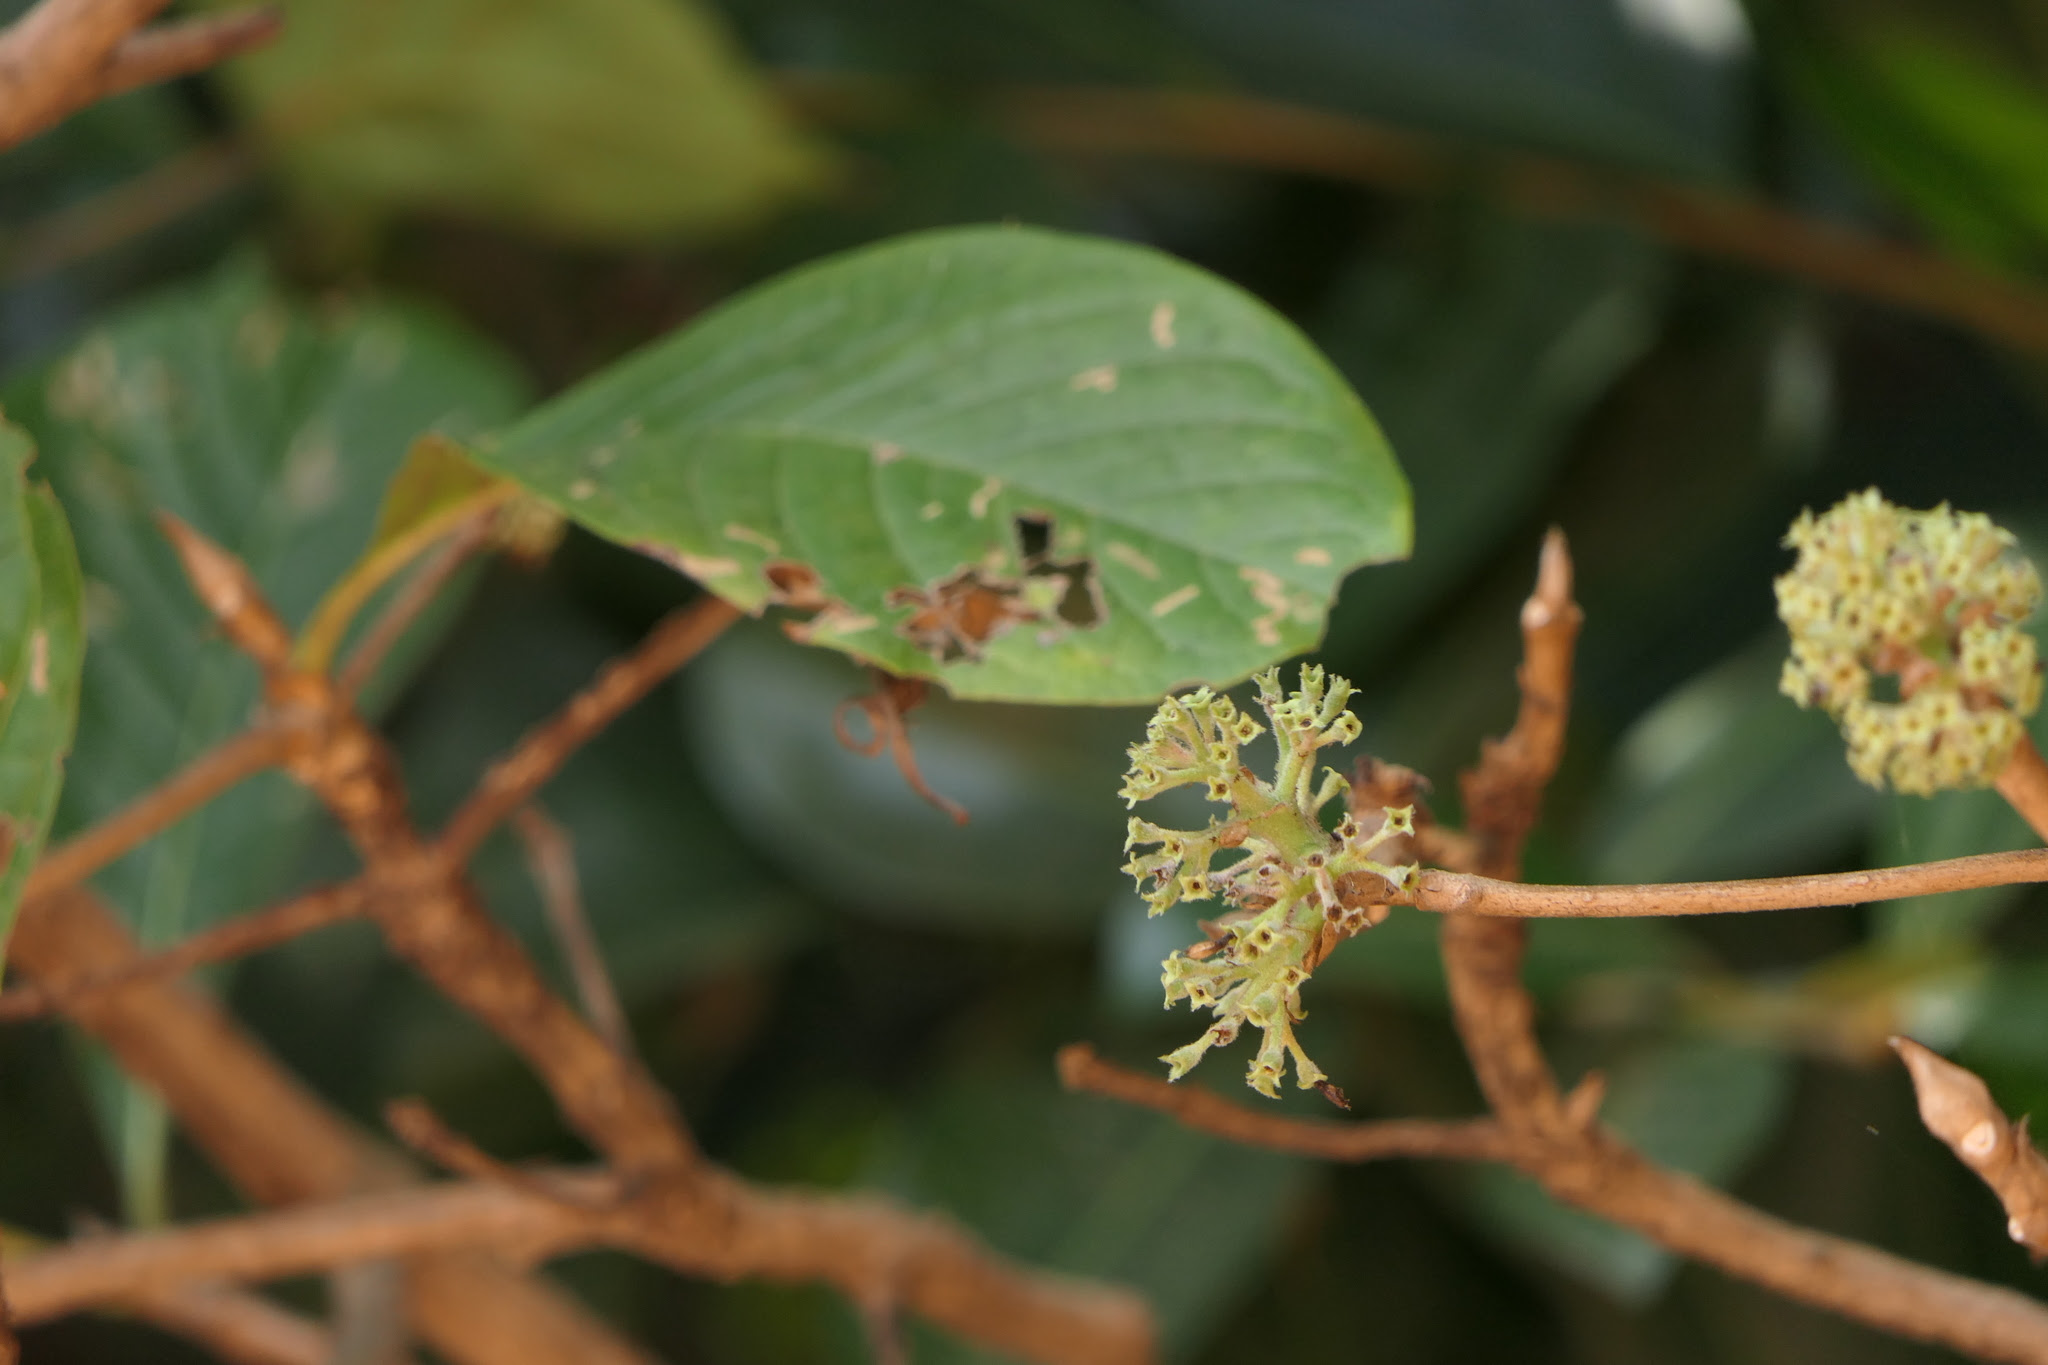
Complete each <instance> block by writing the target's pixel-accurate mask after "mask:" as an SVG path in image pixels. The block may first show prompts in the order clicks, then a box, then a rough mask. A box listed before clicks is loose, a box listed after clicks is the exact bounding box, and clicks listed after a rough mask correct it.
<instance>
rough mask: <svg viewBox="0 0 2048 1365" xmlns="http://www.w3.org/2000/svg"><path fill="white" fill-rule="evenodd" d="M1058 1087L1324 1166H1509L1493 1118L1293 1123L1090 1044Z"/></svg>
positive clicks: (1072, 1058)
mask: <svg viewBox="0 0 2048 1365" xmlns="http://www.w3.org/2000/svg"><path fill="white" fill-rule="evenodd" d="M1057 1063H1058V1066H1059V1073H1060V1084H1061V1085H1064V1086H1065V1087H1066V1088H1067V1089H1069V1090H1073V1091H1077V1092H1080V1093H1083V1094H1090V1095H1102V1096H1105V1097H1106V1098H1109V1099H1113V1100H1121V1101H1123V1102H1124V1103H1125V1104H1135V1105H1139V1106H1141V1107H1142V1108H1146V1109H1153V1110H1157V1111H1158V1112H1159V1113H1162V1114H1166V1115H1170V1116H1171V1117H1173V1118H1175V1119H1177V1120H1179V1121H1180V1122H1181V1123H1182V1124H1183V1125H1185V1126H1186V1127H1189V1128H1192V1129H1195V1130H1196V1131H1197V1132H1203V1133H1209V1134H1211V1135H1213V1136H1215V1137H1220V1138H1224V1139H1226V1140H1228V1141H1231V1142H1242V1143H1245V1144H1246V1145H1248V1146H1252V1147H1263V1148H1266V1149H1268V1150H1270V1151H1275V1152H1291V1153H1293V1154H1294V1155H1296V1156H1308V1157H1318V1158H1321V1159H1322V1160H1325V1161H1379V1160H1382V1159H1384V1158H1387V1157H1422V1158H1437V1157H1441V1158H1445V1159H1455V1160H1460V1161H1505V1160H1506V1159H1507V1156H1508V1145H1507V1136H1506V1134H1504V1133H1503V1132H1502V1131H1501V1129H1500V1125H1498V1124H1496V1123H1493V1122H1491V1121H1489V1120H1487V1119H1467V1120H1464V1121H1461V1122H1448V1123H1440V1122H1435V1121H1432V1120H1429V1119H1383V1120H1380V1121H1378V1122H1375V1123H1346V1122H1343V1121H1341V1120H1338V1119H1291V1118H1282V1117H1280V1116H1279V1115H1276V1114H1265V1113H1260V1112H1258V1111H1256V1110H1252V1109H1247V1108H1245V1107H1244V1106H1243V1105H1241V1104H1232V1103H1231V1102H1230V1101H1229V1100H1226V1099H1224V1098H1223V1097H1222V1096H1220V1095H1218V1094H1216V1093H1215V1092H1214V1091H1210V1090H1203V1089H1200V1088H1199V1087H1195V1086H1190V1085H1171V1084H1168V1083H1167V1082H1165V1081H1162V1080H1160V1079H1158V1078H1157V1077H1154V1076H1141V1075H1139V1074H1138V1073H1136V1072H1134V1071H1128V1070H1126V1069H1124V1068H1123V1067H1120V1066H1117V1065H1116V1064H1114V1063H1112V1062H1106V1061H1104V1060H1102V1058H1101V1057H1099V1056H1097V1055H1096V1052H1095V1049H1094V1048H1092V1047H1090V1046H1089V1045H1088V1044H1086V1043H1073V1044H1070V1045H1068V1046H1067V1047H1063V1048H1061V1049H1060V1050H1059V1054H1058V1057H1057Z"/></svg>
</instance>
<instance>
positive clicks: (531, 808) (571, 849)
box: [512, 802, 633, 1051]
mask: <svg viewBox="0 0 2048 1365" xmlns="http://www.w3.org/2000/svg"><path fill="white" fill-rule="evenodd" d="M512 829H513V831H514V832H515V833H516V834H518V836H519V842H520V844H521V845H522V846H523V847H524V848H525V850H526V865H527V867H528V868H530V869H531V870H532V872H533V880H534V885H536V886H537V887H539V888H540V898H541V903H542V904H543V905H545V906H546V907H547V912H548V924H549V926H550V927H551V928H552V929H553V930H554V933H555V943H556V944H557V945H558V946H559V947H560V948H561V950H562V956H563V958H564V959H565V960H566V961H567V963H568V966H569V975H570V978H571V979H572V980H574V981H575V983H576V996H577V999H578V1000H580V1001H581V1002H582V1004H583V1013H584V1014H585V1015H586V1016H587V1017H588V1018H589V1020H590V1023H591V1026H592V1027H593V1028H595V1029H596V1030H597V1031H598V1033H599V1034H601V1035H603V1037H604V1040H605V1041H606V1042H608V1043H610V1044H611V1045H612V1046H613V1047H615V1048H618V1049H619V1050H620V1051H625V1050H626V1049H628V1048H630V1047H632V1045H633V1031H632V1028H631V1026H630V1025H629V1024H627V1022H626V1010H625V1007H624V1006H623V1005H621V1004H620V1003H619V993H618V991H617V989H616V988H614V987H613V985H612V976H611V973H610V972H609V971H607V970H606V969H605V965H604V951H603V950H602V949H601V948H599V947H598V943H597V935H596V934H594V933H592V932H591V930H590V919H589V917H588V916H586V915H585V914H584V913H583V890H582V886H581V885H580V883H579V882H578V879H577V876H576V846H575V845H574V844H573V843H571V842H570V839H569V832H568V831H567V830H565V829H563V828H562V827H561V826H560V825H559V824H556V823H555V822H554V821H553V820H551V819H549V818H548V814H547V812H546V811H544V810H542V809H541V808H540V807H539V806H538V805H536V804H533V803H531V802H529V803H528V804H526V805H524V806H521V807H520V808H519V810H518V812H517V813H516V814H515V815H513V817H512Z"/></svg>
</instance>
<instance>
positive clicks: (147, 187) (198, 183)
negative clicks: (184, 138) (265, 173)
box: [0, 142, 254, 281]
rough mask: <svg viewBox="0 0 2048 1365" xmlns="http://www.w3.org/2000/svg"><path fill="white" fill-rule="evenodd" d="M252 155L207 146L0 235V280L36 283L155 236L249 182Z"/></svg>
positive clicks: (225, 146)
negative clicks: (52, 274) (187, 215)
mask: <svg viewBox="0 0 2048 1365" xmlns="http://www.w3.org/2000/svg"><path fill="white" fill-rule="evenodd" d="M253 165H254V158H252V157H251V156H250V155H249V153H248V152H247V151H246V150H244V149H243V148H241V147H239V146H236V145H233V144H231V143H225V142H203V143H199V144H198V145H196V146H192V147H188V148H186V149H185V150H184V151H181V152H177V153H174V154H173V155H171V156H167V157H165V158H164V159H163V160H161V161H159V162H157V163H156V164H155V165H153V166H151V167H149V169H147V170H144V171H140V172H138V173H137V174H135V175H134V176H131V177H130V178H128V179H126V180H123V181H121V182H120V183H118V184H115V185H110V186H108V187H107V188H106V189H104V190H100V191H98V192H96V193H93V194H89V195H86V196H84V197H83V198H81V199H77V200H74V201H72V202H70V203H67V204H64V205H62V206H60V207H58V208H55V209H52V210H51V211H50V212H48V213H46V214H44V215H42V216H41V217H38V218H34V219H31V220H29V221H28V222H26V223H23V224H21V225H20V226H19V227H17V228H15V229H13V230H12V231H8V232H5V233H0V279H6V280H8V281H14V280H27V279H34V278H36V277H37V276H41V275H47V274H49V273H50V272H52V271H54V270H60V269H62V268H63V267H65V266H67V265H70V264H71V263H73V262H75V261H82V260H87V259H89V258H91V257H93V256H96V255H98V254H99V253H101V252H103V251H110V250H112V249H113V248H115V247H117V246H119V245H120V244H121V243H123V242H126V241H129V240H131V239H133V238H136V237H141V236H143V235H144V234H146V233H149V232H153V231H155V230H156V229H157V228H159V227H162V226H163V225H165V224H166V223H170V222H173V221H175V220H177V219H179V218H182V217H184V216H185V215H186V214H187V213H190V212H192V211H193V210H194V209H196V208H198V207H199V206H200V205H201V204H204V203H206V202H207V201H209V200H211V199H213V198H215V197H217V196H219V195H222V194H225V193H226V192H227V191H228V190H230V189H232V188H234V187H235V186H236V185H238V184H241V183H242V182H243V181H245V180H247V179H248V177H249V175H250V172H251V169H252V167H253Z"/></svg>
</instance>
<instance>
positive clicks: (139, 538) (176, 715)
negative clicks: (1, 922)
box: [7, 262, 520, 1212]
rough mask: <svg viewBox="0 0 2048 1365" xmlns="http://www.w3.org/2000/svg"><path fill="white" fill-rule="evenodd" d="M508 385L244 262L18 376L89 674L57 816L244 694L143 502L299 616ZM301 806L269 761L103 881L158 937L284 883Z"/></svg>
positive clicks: (475, 353) (234, 708)
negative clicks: (215, 549) (74, 576)
mask: <svg viewBox="0 0 2048 1365" xmlns="http://www.w3.org/2000/svg"><path fill="white" fill-rule="evenodd" d="M519 401H520V386H519V384H518V382H517V380H516V379H515V378H514V376H513V375H512V373H511V371H510V370H509V368H508V367H507V365H506V364H505V362H504V361H503V360H501V359H500V358H499V357H498V356H497V355H496V354H495V353H494V352H492V351H491V350H489V349H488V348H487V347H485V346H484V345H483V344H482V343H480V342H478V341H476V340H475V339H473V338H471V337H470V336H468V335H467V334H465V333H462V332H460V331H458V330H456V329H454V328H452V327H450V326H448V325H447V324H445V323H440V322H437V321H435V320H432V319H429V318H427V317H424V316H421V315H419V314H417V313H413V312H409V311H406V310H401V309H398V308H394V307H392V306H389V305H385V304H379V303H366V302H349V303H341V304H336V305H332V306H329V307H326V308H323V309H319V310H315V309H311V308H307V307H304V306H301V305H299V304H297V303H295V302H292V301H290V300H288V299H286V298H285V297H283V296H282V295H280V294H279V293H277V292H276V291H275V290H274V289H273V288H272V287H271V286H270V284H269V282H268V281H267V279H266V278H265V276H264V273H263V272H262V270H261V269H259V268H257V267H255V266H254V265H252V264H250V263H248V262H238V263H235V264H232V265H230V266H228V267H226V268H224V269H222V270H220V271H218V272H217V273H215V274H214V275H213V276H211V277H210V278H208V279H207V280H205V281H204V282H202V283H200V284H199V285H197V286H195V287H189V288H182V289H178V290H174V291H171V292H169V293H167V294H165V295H162V296H159V297H158V298H156V299H153V300H151V301H148V302H145V303H143V304H141V305H139V306H137V307H135V308H133V309H131V310H129V311H127V312H126V313H123V314H121V315H119V316H118V317H116V318H115V319H114V320H112V321H111V322H109V323H107V324H106V325H105V326H103V327H100V328H98V329H96V330H95V331H94V332H92V333H90V334H89V335H87V337H86V338H85V339H84V340H83V341H82V342H81V343H80V344H79V345H78V346H76V347H75V348H74V349H73V350H72V351H71V352H70V353H68V354H66V355H64V356H61V357H59V358H58V359H57V360H55V361H54V362H53V363H52V364H50V365H49V366H47V367H46V368H44V369H43V370H41V371H38V372H36V373H32V374H30V375H28V376H25V377H24V378H23V379H21V380H20V381H18V382H16V383H15V384H14V385H13V386H11V388H10V390H9V392H8V396H7V410H8V411H9V413H10V414H12V415H13V416H14V417H15V419H16V420H18V421H20V422H21V423H22V424H23V425H24V426H25V427H26V428H28V429H29V430H30V431H31V432H32V433H34V435H35V437H36V439H37V442H38V444H39V446H40V447H41V450H42V460H41V464H40V466H39V467H40V469H41V470H42V471H43V472H44V473H45V474H46V475H47V476H48V478H49V479H50V481H51V484H52V485H53V486H54V487H55V489H56V491H57V493H58V495H59V496H60V497H61V498H62V499H63V502H64V506H65V508H66V510H67V512H68V513H69V514H70V516H71V518H72V523H73V526H74V529H75V532H76V534H77V537H78V548H79V557H80V559H81V561H82V562H83V565H84V570H85V576H86V588H85V597H86V602H87V614H88V618H89V622H88V629H89V631H90V634H91V638H92V642H93V667H92V669H91V670H90V672H89V674H88V676H87V677H86V679H85V682H84V690H83V696H82V700H81V703H80V721H81V723H80V727H79V740H78V747H77V752H76V754H75V755H74V756H73V759H72V762H71V769H70V778H69V781H68V782H67V784H66V786H65V790H64V799H63V804H62V807H61V809H60V812H59V816H58V827H59V829H60V830H65V829H73V830H75V829H78V828H82V827H84V826H87V825H90V824H92V823H94V822H96V821H98V820H100V819H103V818H104V817H106V816H107V815H108V814H110V813H111V812H113V811H114V810H116V809H118V808H119V807H121V806H122V805H125V804H126V803H127V802H129V801H131V800H133V799H134V798H135V797H136V796H138V795H140V794H141V793H142V792H144V791H146V790H147V789H149V788H150V787H151V786H153V785H154V784H155V783H157V782H159V781H161V780H162V779H163V778H165V777H166V776H168V775H169V774H170V773H171V772H173V771H174V770H176V769H177V767H178V766H179V765H180V764H181V763H183V762H185V761H187V760H189V759H190V758H192V757H193V756H194V755H196V754H197V753H199V752H201V751H202V750H204V749H205V748H207V747H208V746H210V745H212V744H214V743H216V742H218V741H219V740H221V739H224V738H226V737H227V736H228V735H230V734H232V733H234V732H235V731H236V730H238V729H240V728H241V727H242V726H243V725H245V724H246V723H247V722H248V720H249V717H250V713H251V710H252V707H253V706H254V703H255V701H256V697H257V684H256V677H255V670H254V669H253V668H252V667H251V666H250V665H249V663H248V662H247V660H246V659H244V658H242V657H241V656H240V654H239V653H238V651H236V650H234V649H233V648H232V647H230V646H229V645H228V644H227V643H226V642H225V641H223V640H222V639H220V638H219V635H218V632H217V631H216V630H215V629H214V627H213V623H212V622H211V620H210V619H209V618H208V617H207V615H206V613H205V611H204V610H203V609H202V608H201V607H200V606H199V604H198V603H197V602H196V601H195V600H194V598H193V596H192V593H191V591H190V589H189V588H187V587H186V585H185V581H184V576H183V574H182V573H181V572H180V570H179V568H178V564H177V560H176V557H175V556H174V555H173V554H172V553H171V550H170V548H169V546H168V545H167V544H166V543H165V542H164V540H163V538H162V536H161V535H160V534H159V533H158V532H157V530H156V527H155V525H154V523H153V520H152V514H153V513H154V512H155V511H156V510H157V509H164V510H168V511H171V512H174V513H176V514H177V515H178V516H180V517H183V518H184V519H185V520H187V521H189V522H191V523H192V524H193V525H195V526H197V527H198V528H199V529H200V530H201V531H203V532H205V533H206V534H207V535H209V536H211V537H212V538H214V539H215V540H216V541H218V542H219V543H221V544H222V545H224V546H226V547H227V548H228V549H229V550H231V551H233V552H234V553H236V554H238V555H240V556H241V557H242V558H243V559H244V561H245V562H247V563H248V565H249V567H250V568H251V570H252V571H254V573H255V575H256V577H257V580H258V581H259V582H260V583H261V584H262V585H263V588H264V590H265V592H266V593H268V594H269V596H270V598H271V600H272V601H273V602H274V603H275V604H276V605H277V607H278V609H279V611H280V612H281V613H282V614H283V615H284V617H285V619H286V620H287V621H296V620H298V619H300V618H301V617H302V616H303V614H304V613H305V612H306V611H307V610H308V609H309V608H310V607H311V606H312V604H313V603H314V602H315V601H317V600H318V598H319V597H320V595H321V594H322V592H323V591H325V589H326V587H327V586H328V584H329V583H330V582H331V581H332V580H333V579H334V578H335V577H336V576H337V575H338V574H340V573H341V572H342V571H343V570H344V569H345V568H347V567H348V565H350V564H351V563H353V562H354V561H355V559H356V557H357V555H358V554H359V553H360V551H361V548H362V546H363V544H364V542H365V541H366V540H367V539H368V537H369V533H370V528H371V526H372V524H373V522H374V520H375V517H376V512H377V507H378V502H379V499H380V498H381V497H382V494H383V490H384V486H385V484H386V482H387V481H388V480H389V479H390V477H391V475H392V474H393V473H394V472H395V471H396V470H397V469H398V467H399V464H400V462H401V461H402V460H403V458H404V456H405V452H406V449H407V447H408V446H409V445H410V443H411V441H412V439H413V438H414V437H415V436H417V435H418V434H419V433H420V432H422V431H424V430H427V429H429V428H441V429H445V430H448V431H451V432H453V433H455V434H458V435H460V434H465V433H469V432H473V431H475V430H477V429H479V428H480V427H482V426H483V425H484V424H486V423H494V422H501V421H503V420H504V419H505V418H506V417H507V416H508V415H509V414H510V413H512V412H513V411H515V410H516V408H517V407H518V404H519ZM426 639H427V636H426V634H425V631H424V630H422V631H416V632H415V634H414V638H413V640H412V641H411V642H410V648H411V650H412V651H413V652H414V653H415V654H416V653H417V650H418V649H419V648H420V647H421V645H423V644H424V643H425V642H426ZM398 662H399V666H402V665H403V660H400V661H398ZM311 817H312V806H311V803H310V802H309V800H308V799H307V798H306V797H305V795H304V794H303V793H302V792H301V791H300V790H299V789H298V788H297V787H296V786H295V785H294V784H292V783H291V782H290V781H289V780H288V779H286V778H285V777H283V776H282V775H281V774H267V775H265V776H263V777H259V778H257V779H255V780H252V781H250V782H247V783H244V784H243V785H242V786H240V787H238V788H236V789H235V790H233V791H231V792H229V793H228V794H226V795H225V796H223V797H222V798H220V799H219V800H217V801H215V802H214V803H212V804H211V805H210V806H208V807H207V808H206V809H205V810H203V811H200V812H197V813H195V814H194V815H192V816H190V817H189V818H187V819H186V820H184V821H182V822H181V823H180V824H179V825H177V826H176V827H175V828H173V829H172V830H170V831H168V832H167V833H166V834H164V835H163V836H161V837H159V838H158V839H156V840H154V841H153V842H151V843H150V844H148V845H145V846H144V847H143V848H141V849H139V850H137V851H136V852H134V853H131V854H130V855H128V856H127V857H126V858H123V859H122V860H121V861H120V862H118V863H116V864H114V865H113V866H112V867H110V868H108V869H106V870H105V871H104V872H102V873H101V874H100V875H99V876H98V877H97V878H96V879H95V882H96V884H97V885H98V887H99V889H100V890H101V891H103V892H104V893H106V894H107V895H108V896H109V897H110V898H111V899H113V900H114V901H115V902H116V903H117V904H119V905H120V906H121V907H122V908H123V909H125V910H126V911H127V912H128V913H129V914H130V915H131V916H133V917H134V919H135V920H136V923H137V925H138V928H139V931H140V933H141V935H142V937H143V939H144V940H145V941H146V942H149V943H162V942H165V941H167V940H169V939H171V938H174V937H177V936H178V935H180V934H182V933H184V932H185V931H186V930H188V929H190V928H192V927H196V926H201V925H204V924H207V923H210V922H212V921H214V920H216V919H218V918H220V917H221V916H223V915H227V914H231V913H239V912H241V911H245V910H248V909H251V908H254V907H255V906H257V905H260V904H261V903H263V902H264V901H265V900H268V899H270V898H272V897H274V896H275V895H277V894H278V893H279V892H280V891H281V890H282V889H283V878H284V876H285V875H286V874H287V873H288V871H289V870H290V862H291V859H292V858H293V856H294V855H295V854H296V852H297V849H298V846H299V844H300V841H301V839H302V837H303V835H304V833H305V831H306V829H307V827H308V823H309V821H310V819H311ZM129 1112H130V1115H131V1121H126V1128H127V1131H128V1134H129V1136H128V1137H126V1138H123V1139H120V1140H119V1141H118V1142H117V1144H116V1145H117V1148H120V1149H125V1150H126V1151H128V1152H129V1153H130V1154H131V1157H130V1158H124V1163H123V1164H124V1167H125V1169H126V1170H127V1171H128V1173H129V1182H130V1194H131V1208H132V1209H135V1210H137V1211H141V1212H148V1211H149V1209H148V1205H149V1204H150V1202H151V1199H150V1198H146V1197H141V1196H139V1195H137V1191H138V1190H139V1189H143V1188H149V1187H154V1186H155V1180H154V1177H149V1176H145V1175H143V1174H139V1172H141V1171H142V1170H143V1168H144V1167H147V1166H149V1165H150V1163H152V1162H155V1161H158V1160H160V1157H161V1152H162V1145H161V1142H162V1139H161V1129H160V1127H152V1123H154V1122H156V1121H145V1119H144V1118H137V1117H134V1116H135V1115H139V1114H146V1112H148V1107H147V1106H145V1107H143V1108H131V1109H130V1111H129ZM145 1130H147V1131H145ZM152 1134H155V1135H154V1136H152ZM137 1154H139V1155H137Z"/></svg>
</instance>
